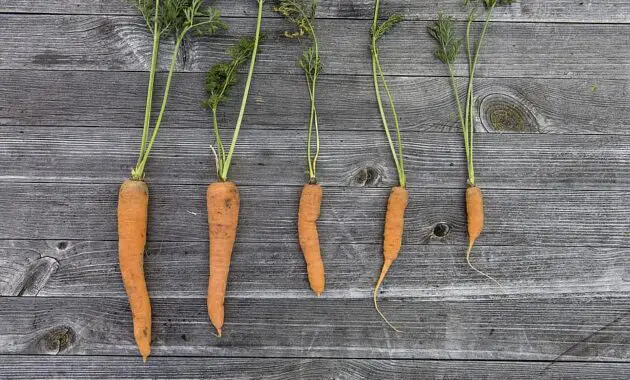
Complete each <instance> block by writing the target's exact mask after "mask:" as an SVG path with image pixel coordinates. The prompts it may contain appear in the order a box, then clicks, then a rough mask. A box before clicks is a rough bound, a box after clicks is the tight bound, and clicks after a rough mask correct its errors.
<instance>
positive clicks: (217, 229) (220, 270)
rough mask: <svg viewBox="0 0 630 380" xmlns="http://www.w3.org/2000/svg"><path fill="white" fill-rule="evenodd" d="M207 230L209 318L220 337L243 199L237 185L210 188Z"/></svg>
mask: <svg viewBox="0 0 630 380" xmlns="http://www.w3.org/2000/svg"><path fill="white" fill-rule="evenodd" d="M207 202H208V229H209V235H210V278H209V280H208V315H209V316H210V321H211V322H212V324H213V325H214V327H215V328H216V329H217V333H218V334H219V336H221V328H222V327H223V315H224V309H223V302H224V300H225V290H226V288H227V281H228V273H229V271H230V261H231V259H232V249H233V248H234V242H235V241H236V228H237V226H238V212H239V208H240V202H241V200H240V196H239V193H238V189H237V187H236V185H235V184H234V182H216V183H213V184H211V185H210V186H208V193H207Z"/></svg>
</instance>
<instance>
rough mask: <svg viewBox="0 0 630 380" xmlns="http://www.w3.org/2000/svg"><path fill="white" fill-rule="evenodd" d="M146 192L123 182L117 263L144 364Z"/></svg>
mask: <svg viewBox="0 0 630 380" xmlns="http://www.w3.org/2000/svg"><path fill="white" fill-rule="evenodd" d="M148 205H149V189H148V187H147V185H146V183H145V182H143V181H134V180H129V179H128V180H126V181H125V182H124V183H123V184H122V186H121V187H120V192H119V194H118V262H119V264H120V274H121V276H122V280H123V284H124V286H125V291H126V292H127V297H128V299H129V306H130V308H131V314H132V316H133V332H134V336H135V339H136V345H137V346H138V350H139V351H140V355H142V359H143V360H144V361H145V362H146V361H147V358H148V357H149V354H150V353H151V303H150V300H149V292H148V291H147V284H146V281H145V279H144V249H145V245H146V241H147V214H148Z"/></svg>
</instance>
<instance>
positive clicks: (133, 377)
mask: <svg viewBox="0 0 630 380" xmlns="http://www.w3.org/2000/svg"><path fill="white" fill-rule="evenodd" d="M0 371H1V372H2V374H3V377H4V379H5V380H14V379H15V380H18V379H24V378H29V379H42V380H43V379H47V380H52V379H59V380H74V379H76V380H79V379H80V380H89V379H115V380H125V379H129V380H139V379H168V380H171V379H232V380H239V379H252V378H255V379H262V380H266V379H274V380H277V379H304V380H310V379H313V380H319V379H343V380H350V379H375V378H381V379H382V378H393V379H399V380H406V379H409V380H415V379H418V378H419V377H422V378H434V377H437V378H447V379H452V378H457V379H462V380H466V379H471V380H472V379H506V378H507V379H527V378H531V377H533V376H536V378H538V379H558V378H570V379H574V380H581V379H584V380H592V379H599V380H609V379H610V380H613V379H622V378H624V377H625V376H626V375H627V373H628V371H630V364H628V363H587V362H555V363H549V362H532V361H527V362H516V361H460V360H366V359H285V358H278V359H275V358H195V357H190V358H169V357H152V358H151V360H150V361H149V362H148V363H147V364H143V363H142V362H141V361H140V360H138V359H137V358H130V357H124V356H89V357H82V356H73V357H51V356H39V357H33V356H28V355H11V356H0Z"/></svg>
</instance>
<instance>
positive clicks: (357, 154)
mask: <svg viewBox="0 0 630 380" xmlns="http://www.w3.org/2000/svg"><path fill="white" fill-rule="evenodd" d="M305 115H306V113H305ZM248 127H249V126H248ZM253 127H254V128H260V129H256V130H243V132H242V134H241V137H240V140H239V145H238V149H237V154H238V156H237V160H238V161H237V164H236V165H235V166H234V170H233V171H232V172H231V175H232V178H235V179H237V180H238V182H239V184H241V185H296V186H297V185H302V184H304V183H305V182H306V181H307V175H306V174H305V172H306V168H307V164H306V157H305V156H306V148H305V147H306V141H305V139H306V133H305V132H304V131H299V132H295V131H294V132H287V131H281V130H265V129H264V128H265V127H264V126H253ZM226 132H227V131H226ZM140 134H141V131H140V130H139V129H128V128H127V129H123V128H116V129H114V128H80V127H72V128H41V127H28V128H23V127H0V141H2V146H3V149H2V151H1V152H0V167H2V168H4V169H3V170H2V171H1V172H0V182H15V181H22V182H24V181H25V182H56V183H60V182H88V183H109V184H119V183H120V182H121V180H122V179H123V178H125V177H126V176H128V175H129V173H130V167H131V166H132V165H133V164H134V163H135V161H136V159H137V155H138V151H137V150H138V146H139V141H140ZM224 137H226V138H227V137H228V134H227V133H226V134H224ZM404 137H405V145H404V148H405V156H406V157H405V166H406V169H407V173H408V181H409V185H408V186H409V187H413V188H417V187H422V188H444V187H455V188H460V187H462V185H463V184H464V183H465V178H466V173H465V171H466V164H465V157H464V152H463V147H462V146H463V143H462V138H461V136H460V134H459V133H428V132H420V133H414V132H407V133H405V136H404ZM514 137H515V135H513V134H487V133H486V134H478V137H477V139H476V144H475V157H476V171H477V175H478V178H479V179H480V181H482V182H483V184H484V188H486V189H490V188H501V189H566V188H571V189H573V190H577V189H584V190H626V189H628V187H629V186H630V177H628V176H625V175H623V173H627V172H629V171H630V158H629V157H630V148H629V147H630V137H627V136H602V135H583V136H577V135H534V134H525V135H519V136H518V139H515V138H514ZM321 138H322V147H321V149H322V150H321V156H320V159H319V162H318V169H319V171H318V173H319V180H320V182H321V183H322V184H324V185H325V186H327V187H330V186H351V187H365V186H367V187H391V186H396V185H397V184H398V177H397V174H396V170H395V167H394V164H393V162H392V159H391V154H390V151H389V146H388V145H387V143H386V139H385V135H384V133H383V132H381V131H378V132H358V131H352V132H338V131H335V132H332V131H325V130H322V132H321ZM261 142H262V143H261ZM210 143H213V144H214V137H212V132H211V130H210V128H209V127H207V128H205V129H188V128H186V129H177V130H176V129H174V128H173V129H170V128H167V129H164V130H163V131H162V132H161V135H160V137H159V140H158V142H157V144H156V146H155V150H154V151H153V155H152V157H151V161H150V163H149V166H148V171H147V173H148V176H149V179H150V182H151V184H184V183H185V184H197V185H204V184H208V183H209V181H212V180H214V179H215V177H216V175H215V174H214V173H213V171H214V170H215V169H214V167H215V163H214V158H213V157H212V155H211V152H210V149H209V147H208V146H209V145H210ZM104 163H106V164H105V165H104ZM97 168H98V170H96V169H97Z"/></svg>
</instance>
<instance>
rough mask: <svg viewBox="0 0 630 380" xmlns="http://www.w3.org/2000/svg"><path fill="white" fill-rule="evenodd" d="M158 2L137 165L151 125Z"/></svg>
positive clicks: (157, 50)
mask: <svg viewBox="0 0 630 380" xmlns="http://www.w3.org/2000/svg"><path fill="white" fill-rule="evenodd" d="M159 12H160V1H159V0H156V2H155V21H154V25H153V29H152V31H153V52H152V53H151V67H150V69H149V87H148V89H147V101H146V108H145V111H144V126H143V127H142V142H141V143H140V154H139V155H138V162H137V163H136V165H139V164H140V162H141V160H142V157H143V156H144V150H145V148H146V144H147V137H148V136H149V126H150V124H151V110H152V108H153V90H154V85H155V73H156V71H157V61H158V54H159V50H160V35H161V33H160V31H159V30H158V29H159V23H158V19H159V15H160V13H159Z"/></svg>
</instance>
